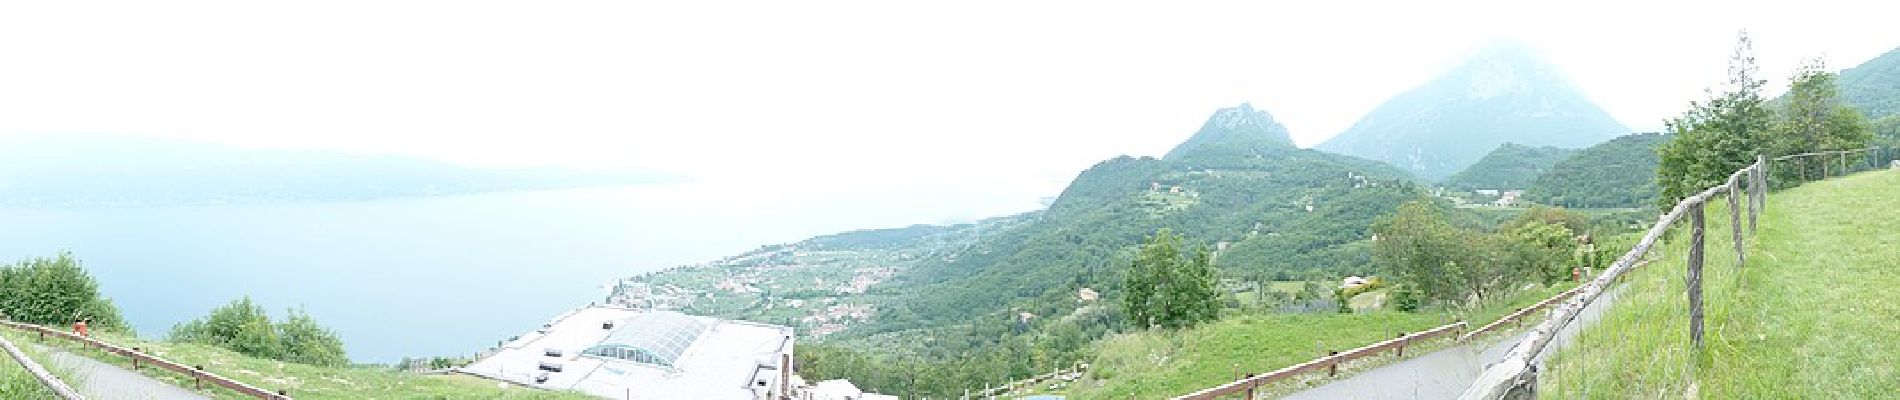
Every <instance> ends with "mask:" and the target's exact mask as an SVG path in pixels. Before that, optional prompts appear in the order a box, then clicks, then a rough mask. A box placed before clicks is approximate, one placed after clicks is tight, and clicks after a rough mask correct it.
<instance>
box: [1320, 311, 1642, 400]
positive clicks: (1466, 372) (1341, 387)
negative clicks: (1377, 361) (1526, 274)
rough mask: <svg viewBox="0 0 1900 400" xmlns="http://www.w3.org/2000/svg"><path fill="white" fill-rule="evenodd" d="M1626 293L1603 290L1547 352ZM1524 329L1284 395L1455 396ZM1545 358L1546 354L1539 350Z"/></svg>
mask: <svg viewBox="0 0 1900 400" xmlns="http://www.w3.org/2000/svg"><path fill="white" fill-rule="evenodd" d="M1622 292H1623V288H1622V287H1620V286H1619V287H1617V288H1614V289H1611V290H1609V291H1607V292H1604V293H1603V297H1600V298H1598V299H1597V301H1596V302H1595V303H1592V304H1590V306H1589V307H1585V308H1584V309H1583V312H1582V313H1581V314H1578V315H1577V320H1576V321H1572V322H1571V323H1570V325H1568V326H1565V327H1564V329H1563V331H1561V332H1558V334H1557V338H1556V340H1554V341H1552V342H1551V344H1550V345H1548V346H1546V347H1545V348H1544V354H1550V353H1551V352H1552V351H1554V350H1557V349H1559V348H1562V347H1563V346H1564V344H1566V343H1569V342H1570V339H1571V338H1572V337H1575V336H1576V335H1577V329H1578V328H1579V327H1582V326H1584V325H1589V324H1591V323H1594V322H1596V320H1597V318H1598V317H1601V316H1602V315H1603V308H1604V307H1603V305H1605V304H1610V303H1611V302H1612V301H1614V300H1616V296H1617V294H1620V293H1622ZM1524 336H1525V333H1522V332H1520V333H1517V334H1513V335H1511V336H1510V337H1507V338H1505V339H1503V340H1498V339H1492V340H1488V341H1487V340H1483V339H1480V340H1478V341H1477V342H1475V343H1469V344H1465V345H1462V346H1457V347H1452V348H1449V349H1444V350H1439V351H1437V352H1433V353H1431V354H1426V355H1422V356H1418V357H1415V358H1411V359H1407V360H1405V361H1400V362H1398V363H1395V364H1391V365H1386V366H1383V367H1378V368H1373V369H1372V370H1369V371H1365V372H1361V373H1359V374H1356V375H1353V376H1351V377H1348V378H1345V379H1340V380H1337V381H1332V382H1328V383H1326V384H1325V385H1320V386H1319V387H1315V388H1312V389H1307V390H1303V391H1300V392H1296V393H1293V394H1291V395H1288V396H1286V397H1284V398H1285V399H1299V400H1309V399H1310V400H1324V399H1370V400H1376V399H1454V398H1457V397H1458V395H1459V394H1463V393H1464V391H1465V388H1466V387H1468V386H1471V382H1472V381H1475V380H1477V379H1478V374H1479V373H1481V372H1483V371H1484V366H1485V365H1487V364H1490V363H1494V362H1497V361H1498V360H1500V359H1503V358H1504V354H1505V353H1507V352H1509V351H1510V350H1511V346H1512V345H1515V344H1517V342H1518V341H1519V340H1522V339H1523V338H1524ZM1538 361H1539V362H1540V363H1541V362H1542V361H1543V357H1542V356H1541V355H1540V356H1539V357H1538Z"/></svg>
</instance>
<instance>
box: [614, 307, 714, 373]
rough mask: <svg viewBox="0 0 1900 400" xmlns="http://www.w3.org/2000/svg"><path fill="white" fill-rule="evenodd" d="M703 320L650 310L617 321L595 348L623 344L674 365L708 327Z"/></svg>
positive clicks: (668, 364) (666, 363) (670, 312)
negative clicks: (605, 337)
mask: <svg viewBox="0 0 1900 400" xmlns="http://www.w3.org/2000/svg"><path fill="white" fill-rule="evenodd" d="M711 327H712V324H709V323H707V322H706V321H705V320H702V319H699V318H696V317H693V316H689V315H686V314H681V313H677V312H672V311H652V312H647V313H642V314H640V315H635V316H632V317H628V318H627V319H626V320H624V321H620V322H619V324H618V325H617V326H616V327H615V328H614V331H613V333H609V334H607V339H606V340H602V341H601V342H600V344H599V345H596V346H595V347H597V348H598V347H604V346H623V347H631V348H635V349H640V350H644V351H646V352H647V353H648V354H652V355H653V356H655V357H658V358H659V359H660V361H662V363H663V364H665V365H667V366H673V365H675V364H676V363H677V362H678V361H679V358H680V354H682V353H685V352H686V348H687V347H691V346H692V345H693V341H696V340H699V335H700V334H702V333H705V332H706V329H707V328H711Z"/></svg>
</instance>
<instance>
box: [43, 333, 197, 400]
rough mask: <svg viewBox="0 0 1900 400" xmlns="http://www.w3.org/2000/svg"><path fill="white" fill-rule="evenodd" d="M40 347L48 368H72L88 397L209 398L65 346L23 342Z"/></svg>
mask: <svg viewBox="0 0 1900 400" xmlns="http://www.w3.org/2000/svg"><path fill="white" fill-rule="evenodd" d="M21 344H22V345H26V346H31V347H33V348H34V349H35V350H39V353H40V354H45V355H46V357H47V358H49V359H50V360H42V362H43V363H44V364H45V365H46V368H48V369H53V370H56V371H72V373H71V376H72V377H73V378H74V379H76V380H78V382H67V383H69V384H73V389H74V390H78V391H79V394H83V395H85V396H86V398H88V399H100V400H119V399H128V400H199V399H209V397H205V396H204V395H201V394H198V393H195V392H192V391H191V390H189V389H185V388H180V387H177V386H172V385H171V384H168V383H165V382H161V381H159V380H157V379H152V378H151V377H148V376H145V375H140V374H139V373H138V372H133V371H131V370H127V369H125V368H120V367H119V366H117V365H112V364H108V363H105V362H103V361H99V360H94V359H91V358H86V357H85V356H81V355H77V354H73V353H70V352H67V351H66V350H65V349H59V348H53V347H48V346H44V345H41V344H38V343H21Z"/></svg>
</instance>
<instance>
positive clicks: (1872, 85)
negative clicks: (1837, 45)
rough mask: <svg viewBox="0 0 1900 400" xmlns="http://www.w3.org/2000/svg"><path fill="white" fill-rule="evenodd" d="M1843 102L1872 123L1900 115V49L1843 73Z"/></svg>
mask: <svg viewBox="0 0 1900 400" xmlns="http://www.w3.org/2000/svg"><path fill="white" fill-rule="evenodd" d="M1838 83H1839V84H1840V90H1841V92H1840V93H1841V101H1843V102H1846V103H1847V104H1848V105H1852V106H1854V108H1858V109H1860V113H1861V114H1862V115H1864V116H1866V117H1867V119H1869V120H1876V121H1877V120H1880V119H1881V118H1886V117H1890V116H1896V115H1900V47H1896V48H1894V49H1893V50H1890V51H1887V53H1886V54H1881V55H1880V56H1879V57H1874V59H1872V60H1867V62H1864V63H1861V64H1860V65H1858V66H1855V67H1853V68H1848V69H1845V70H1841V73H1840V79H1839V80H1838Z"/></svg>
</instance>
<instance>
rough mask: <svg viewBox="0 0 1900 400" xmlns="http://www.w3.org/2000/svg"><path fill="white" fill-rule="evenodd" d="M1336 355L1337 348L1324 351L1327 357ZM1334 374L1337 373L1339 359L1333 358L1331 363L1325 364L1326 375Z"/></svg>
mask: <svg viewBox="0 0 1900 400" xmlns="http://www.w3.org/2000/svg"><path fill="white" fill-rule="evenodd" d="M1336 355H1339V351H1337V350H1332V351H1327V352H1326V356H1327V357H1332V356H1336ZM1335 375H1339V360H1333V362H1332V363H1329V364H1326V377H1328V378H1331V377H1333V376H1335Z"/></svg>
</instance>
